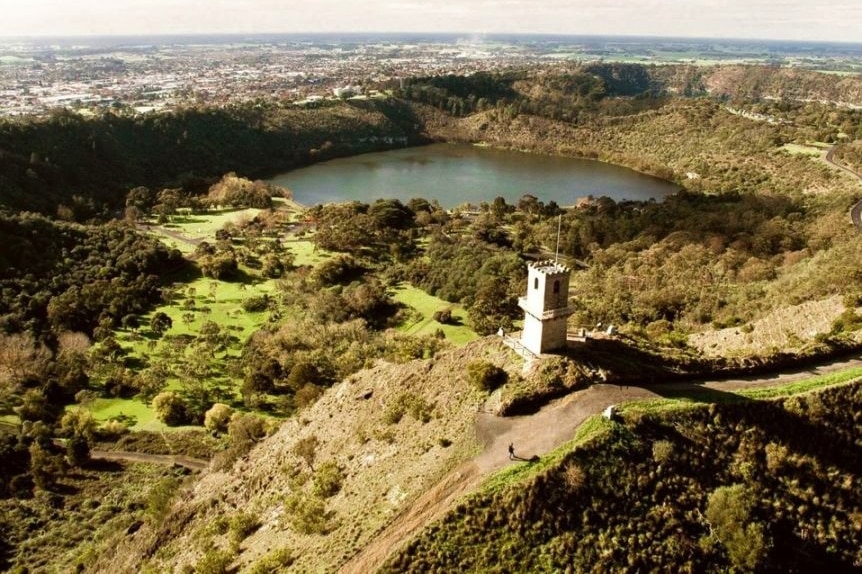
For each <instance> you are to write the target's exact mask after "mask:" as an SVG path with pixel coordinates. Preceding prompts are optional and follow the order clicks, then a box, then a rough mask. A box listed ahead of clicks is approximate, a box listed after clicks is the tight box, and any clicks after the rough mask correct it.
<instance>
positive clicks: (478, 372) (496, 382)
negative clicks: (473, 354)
mask: <svg viewBox="0 0 862 574" xmlns="http://www.w3.org/2000/svg"><path fill="white" fill-rule="evenodd" d="M467 377H468V378H469V379H470V383H471V384H472V385H473V386H475V387H476V388H477V389H479V390H482V391H487V392H491V391H493V390H495V389H497V388H499V387H501V386H503V385H504V384H506V381H507V380H508V378H509V377H508V375H507V373H506V371H504V370H503V369H501V368H500V367H498V366H497V365H495V364H493V363H489V362H488V361H482V360H476V361H470V363H468V364H467Z"/></svg>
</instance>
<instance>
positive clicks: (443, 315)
mask: <svg viewBox="0 0 862 574" xmlns="http://www.w3.org/2000/svg"><path fill="white" fill-rule="evenodd" d="M433 318H434V320H435V321H437V322H438V323H442V324H444V325H445V324H447V323H449V322H450V321H451V320H452V309H449V308H446V309H440V310H439V311H434V316H433Z"/></svg>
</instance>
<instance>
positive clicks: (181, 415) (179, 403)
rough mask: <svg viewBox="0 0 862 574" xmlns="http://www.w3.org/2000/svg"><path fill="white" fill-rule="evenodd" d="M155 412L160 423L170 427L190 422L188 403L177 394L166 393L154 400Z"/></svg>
mask: <svg viewBox="0 0 862 574" xmlns="http://www.w3.org/2000/svg"><path fill="white" fill-rule="evenodd" d="M153 410H154V411H155V412H156V416H157V417H158V418H159V420H160V421H162V422H163V423H165V424H166V425H168V426H178V425H181V424H184V423H186V422H188V413H187V409H186V403H185V401H183V399H182V398H181V397H180V395H178V394H177V393H175V392H173V391H164V392H161V393H159V394H158V395H156V396H155V398H153Z"/></svg>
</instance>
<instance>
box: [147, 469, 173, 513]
mask: <svg viewBox="0 0 862 574" xmlns="http://www.w3.org/2000/svg"><path fill="white" fill-rule="evenodd" d="M179 486H180V483H179V481H178V480H177V479H175V478H164V479H162V480H160V481H159V482H157V483H156V484H155V485H153V487H152V488H151V489H150V492H149V493H148V494H147V501H146V506H145V509H146V513H147V516H148V517H149V518H150V519H152V520H153V521H155V522H161V520H162V519H163V518H164V517H165V515H166V514H167V513H168V510H169V509H170V507H171V501H172V500H173V499H174V494H176V492H177V489H178V488H179Z"/></svg>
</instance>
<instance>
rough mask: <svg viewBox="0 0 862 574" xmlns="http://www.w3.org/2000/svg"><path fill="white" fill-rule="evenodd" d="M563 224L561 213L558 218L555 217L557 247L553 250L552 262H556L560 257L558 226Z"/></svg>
mask: <svg viewBox="0 0 862 574" xmlns="http://www.w3.org/2000/svg"><path fill="white" fill-rule="evenodd" d="M562 226H563V214H562V213H561V214H560V217H559V219H557V249H556V251H555V252H554V263H555V264H556V263H557V262H558V260H559V259H560V228H561V227H562Z"/></svg>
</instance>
